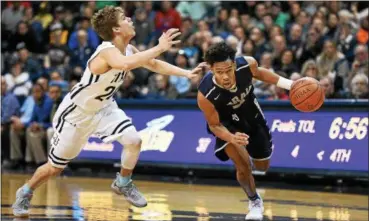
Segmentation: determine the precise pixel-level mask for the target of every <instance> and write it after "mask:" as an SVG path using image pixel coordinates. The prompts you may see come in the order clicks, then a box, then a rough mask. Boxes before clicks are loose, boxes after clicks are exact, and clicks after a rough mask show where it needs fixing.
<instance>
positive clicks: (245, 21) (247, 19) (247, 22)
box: [241, 14, 250, 30]
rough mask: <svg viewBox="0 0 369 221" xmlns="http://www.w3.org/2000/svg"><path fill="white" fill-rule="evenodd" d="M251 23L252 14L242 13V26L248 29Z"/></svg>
mask: <svg viewBox="0 0 369 221" xmlns="http://www.w3.org/2000/svg"><path fill="white" fill-rule="evenodd" d="M249 25H250V16H249V15H247V14H242V15H241V26H242V27H243V28H244V29H245V30H247V29H248V27H249Z"/></svg>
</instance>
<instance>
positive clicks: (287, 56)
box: [282, 50, 293, 65]
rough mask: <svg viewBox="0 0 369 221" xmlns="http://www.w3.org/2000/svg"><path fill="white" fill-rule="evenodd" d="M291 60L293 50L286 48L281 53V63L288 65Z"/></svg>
mask: <svg viewBox="0 0 369 221" xmlns="http://www.w3.org/2000/svg"><path fill="white" fill-rule="evenodd" d="M292 61H293V52H292V51H290V50H286V51H284V52H283V54H282V64H284V65H288V64H291V63H292Z"/></svg>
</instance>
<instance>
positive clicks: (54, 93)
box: [49, 85, 61, 101]
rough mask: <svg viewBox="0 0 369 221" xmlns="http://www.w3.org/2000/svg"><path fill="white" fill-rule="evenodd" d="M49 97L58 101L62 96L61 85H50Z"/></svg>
mask: <svg viewBox="0 0 369 221" xmlns="http://www.w3.org/2000/svg"><path fill="white" fill-rule="evenodd" d="M49 97H50V98H51V99H52V100H53V101H56V100H58V99H59V98H60V97H61V88H60V87H59V86H55V85H53V86H50V87H49Z"/></svg>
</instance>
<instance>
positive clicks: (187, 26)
mask: <svg viewBox="0 0 369 221" xmlns="http://www.w3.org/2000/svg"><path fill="white" fill-rule="evenodd" d="M191 28H192V22H191V20H189V19H186V20H184V21H182V24H181V28H180V29H181V32H182V33H186V32H188V31H190V30H191Z"/></svg>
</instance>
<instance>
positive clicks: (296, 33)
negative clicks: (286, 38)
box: [291, 24, 302, 40]
mask: <svg viewBox="0 0 369 221" xmlns="http://www.w3.org/2000/svg"><path fill="white" fill-rule="evenodd" d="M301 35H302V28H301V25H299V24H293V25H292V28H291V39H292V40H300V39H301Z"/></svg>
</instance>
